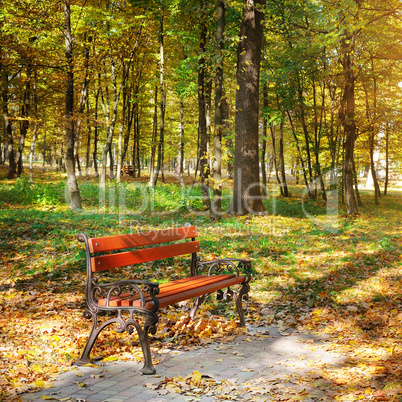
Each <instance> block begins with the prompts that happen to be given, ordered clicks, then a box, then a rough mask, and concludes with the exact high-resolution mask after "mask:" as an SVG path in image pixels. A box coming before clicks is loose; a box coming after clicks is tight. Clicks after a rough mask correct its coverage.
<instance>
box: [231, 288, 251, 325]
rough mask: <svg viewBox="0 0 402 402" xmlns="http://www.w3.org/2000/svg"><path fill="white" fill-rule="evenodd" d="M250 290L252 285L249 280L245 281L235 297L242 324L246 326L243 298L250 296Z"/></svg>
mask: <svg viewBox="0 0 402 402" xmlns="http://www.w3.org/2000/svg"><path fill="white" fill-rule="evenodd" d="M249 291H250V285H249V284H248V283H247V282H243V285H242V287H241V289H240V290H239V293H238V294H237V295H236V296H235V297H234V300H235V303H236V309H237V313H238V314H239V319H240V326H241V327H245V326H246V320H245V319H244V312H243V298H245V299H247V298H248V292H249Z"/></svg>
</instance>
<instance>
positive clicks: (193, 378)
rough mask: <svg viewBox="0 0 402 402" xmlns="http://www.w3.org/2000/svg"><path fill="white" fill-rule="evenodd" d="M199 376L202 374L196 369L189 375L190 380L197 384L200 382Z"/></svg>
mask: <svg viewBox="0 0 402 402" xmlns="http://www.w3.org/2000/svg"><path fill="white" fill-rule="evenodd" d="M201 377H202V374H201V373H200V372H198V371H194V372H193V375H192V376H191V381H192V382H193V383H194V384H195V385H198V384H199V383H200V382H201Z"/></svg>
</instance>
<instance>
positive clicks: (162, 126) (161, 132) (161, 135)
mask: <svg viewBox="0 0 402 402" xmlns="http://www.w3.org/2000/svg"><path fill="white" fill-rule="evenodd" d="M160 11H161V17H160V31H159V49H160V50H159V55H160V65H159V91H160V94H161V96H160V97H161V99H160V105H159V107H160V109H159V110H160V116H159V143H158V164H157V166H156V172H155V177H154V181H153V186H156V183H157V181H158V176H159V173H160V171H161V170H162V181H164V173H163V162H164V161H163V158H164V146H165V144H164V143H165V110H166V91H165V78H164V74H165V55H164V52H165V49H164V36H165V33H164V10H163V5H161V10H160Z"/></svg>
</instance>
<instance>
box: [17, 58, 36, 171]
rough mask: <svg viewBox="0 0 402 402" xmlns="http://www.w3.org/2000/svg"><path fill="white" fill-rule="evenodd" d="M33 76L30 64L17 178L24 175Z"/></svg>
mask: <svg viewBox="0 0 402 402" xmlns="http://www.w3.org/2000/svg"><path fill="white" fill-rule="evenodd" d="M31 75H32V65H31V63H28V65H27V76H26V83H25V91H24V98H23V99H24V103H23V105H22V107H21V117H22V119H23V120H22V122H21V123H20V133H21V136H20V140H19V143H18V148H17V152H16V153H15V164H16V165H17V176H18V177H20V176H21V174H22V153H23V150H24V146H25V138H26V136H27V133H28V128H29V114H30V109H31Z"/></svg>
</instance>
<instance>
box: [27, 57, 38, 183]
mask: <svg viewBox="0 0 402 402" xmlns="http://www.w3.org/2000/svg"><path fill="white" fill-rule="evenodd" d="M37 84H38V70H37V67H36V65H35V66H34V81H33V103H34V117H35V124H34V132H33V135H32V141H31V148H30V150H29V180H30V182H31V183H33V158H34V155H35V146H36V138H37V136H38V95H37Z"/></svg>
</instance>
